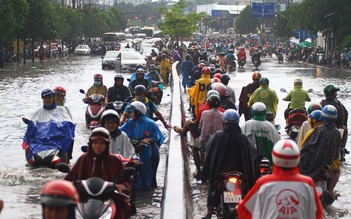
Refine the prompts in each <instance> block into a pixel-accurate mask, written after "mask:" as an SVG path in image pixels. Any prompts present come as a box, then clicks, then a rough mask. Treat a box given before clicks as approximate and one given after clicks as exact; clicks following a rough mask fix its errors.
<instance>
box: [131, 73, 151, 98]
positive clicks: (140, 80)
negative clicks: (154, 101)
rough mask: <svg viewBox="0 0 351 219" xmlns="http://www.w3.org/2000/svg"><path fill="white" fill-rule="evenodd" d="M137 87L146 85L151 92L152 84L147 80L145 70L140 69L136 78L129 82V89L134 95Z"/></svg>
mask: <svg viewBox="0 0 351 219" xmlns="http://www.w3.org/2000/svg"><path fill="white" fill-rule="evenodd" d="M137 85H144V86H145V88H146V89H147V90H148V91H150V92H151V86H152V84H151V82H150V81H149V80H148V79H146V77H145V71H144V69H143V68H138V69H137V70H136V78H134V79H132V80H131V81H130V82H129V85H128V87H129V89H130V91H131V92H132V93H133V92H134V89H135V87H136V86H137Z"/></svg>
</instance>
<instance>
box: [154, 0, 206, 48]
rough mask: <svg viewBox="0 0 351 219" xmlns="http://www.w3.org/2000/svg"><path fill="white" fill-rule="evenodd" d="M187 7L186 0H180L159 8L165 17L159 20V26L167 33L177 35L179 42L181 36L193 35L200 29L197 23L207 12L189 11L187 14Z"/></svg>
mask: <svg viewBox="0 0 351 219" xmlns="http://www.w3.org/2000/svg"><path fill="white" fill-rule="evenodd" d="M185 7H186V3H185V0H180V1H179V2H177V3H175V4H174V5H173V6H172V7H171V8H167V7H165V6H163V7H160V8H159V12H160V13H161V14H162V15H163V16H164V17H165V19H164V21H163V22H159V23H158V24H157V26H158V27H159V28H160V29H161V30H162V33H164V34H165V35H169V36H171V37H175V38H176V40H177V43H178V41H179V38H180V37H183V36H184V37H188V36H191V35H192V33H193V32H194V31H195V30H197V29H198V26H197V24H198V23H199V22H200V20H201V19H202V18H203V17H205V15H206V14H205V13H188V14H186V15H185V14H184V9H185Z"/></svg>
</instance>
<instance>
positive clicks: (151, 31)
mask: <svg viewBox="0 0 351 219" xmlns="http://www.w3.org/2000/svg"><path fill="white" fill-rule="evenodd" d="M140 32H142V33H145V34H146V36H147V37H152V36H153V35H154V32H155V28H154V27H142V28H141V31H140Z"/></svg>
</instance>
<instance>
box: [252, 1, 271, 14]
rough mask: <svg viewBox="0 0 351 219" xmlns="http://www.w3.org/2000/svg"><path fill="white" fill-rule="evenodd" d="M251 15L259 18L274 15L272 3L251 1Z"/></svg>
mask: <svg viewBox="0 0 351 219" xmlns="http://www.w3.org/2000/svg"><path fill="white" fill-rule="evenodd" d="M252 16H253V17H259V18H262V17H264V18H269V17H274V3H252Z"/></svg>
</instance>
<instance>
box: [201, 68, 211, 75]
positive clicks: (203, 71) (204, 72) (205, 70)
mask: <svg viewBox="0 0 351 219" xmlns="http://www.w3.org/2000/svg"><path fill="white" fill-rule="evenodd" d="M201 73H202V74H211V70H210V68H207V67H204V68H202V70H201Z"/></svg>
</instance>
